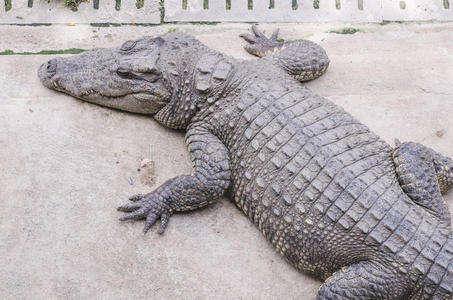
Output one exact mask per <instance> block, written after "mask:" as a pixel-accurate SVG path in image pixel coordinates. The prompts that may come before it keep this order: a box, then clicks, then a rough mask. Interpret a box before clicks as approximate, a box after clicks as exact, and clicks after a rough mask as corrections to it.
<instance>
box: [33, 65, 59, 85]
mask: <svg viewBox="0 0 453 300" xmlns="http://www.w3.org/2000/svg"><path fill="white" fill-rule="evenodd" d="M57 65H58V61H57V59H56V58H53V59H51V60H49V61H48V62H46V63H43V64H42V65H41V67H40V68H39V71H38V75H39V79H41V82H42V83H43V84H44V85H45V86H46V87H49V88H50V87H51V86H52V85H54V83H53V81H54V80H52V78H53V77H54V76H55V74H56V73H57Z"/></svg>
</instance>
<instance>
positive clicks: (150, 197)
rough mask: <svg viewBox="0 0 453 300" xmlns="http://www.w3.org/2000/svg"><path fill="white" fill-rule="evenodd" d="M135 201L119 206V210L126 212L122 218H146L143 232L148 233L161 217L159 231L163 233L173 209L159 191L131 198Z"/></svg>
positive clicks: (123, 219)
mask: <svg viewBox="0 0 453 300" xmlns="http://www.w3.org/2000/svg"><path fill="white" fill-rule="evenodd" d="M129 200H130V201H132V202H133V203H129V204H126V205H122V206H120V207H118V210H119V211H122V212H126V213H127V214H125V215H123V216H122V217H121V218H120V220H121V221H126V220H141V219H146V224H145V228H144V229H143V233H146V232H147V231H148V230H149V229H150V228H151V226H153V225H154V223H156V221H157V219H159V218H160V228H159V230H158V231H157V232H158V233H159V234H162V233H163V232H164V231H165V228H166V227H167V224H168V220H169V218H170V215H171V209H170V207H169V206H168V205H166V204H165V203H164V201H163V199H162V197H160V196H159V195H158V194H157V193H155V192H152V193H149V194H146V195H142V194H137V195H134V196H132V197H130V198H129Z"/></svg>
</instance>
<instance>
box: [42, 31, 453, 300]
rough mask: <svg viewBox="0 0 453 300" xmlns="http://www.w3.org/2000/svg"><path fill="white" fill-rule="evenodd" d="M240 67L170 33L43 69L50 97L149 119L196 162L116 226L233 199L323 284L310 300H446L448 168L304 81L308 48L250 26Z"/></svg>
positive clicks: (449, 280)
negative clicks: (393, 141)
mask: <svg viewBox="0 0 453 300" xmlns="http://www.w3.org/2000/svg"><path fill="white" fill-rule="evenodd" d="M253 31H254V35H250V34H248V35H243V37H244V38H245V39H246V40H247V41H248V42H249V45H247V46H246V50H247V51H249V52H250V53H252V54H255V55H258V56H262V57H263V58H261V59H258V60H253V61H238V60H236V59H233V58H231V57H228V56H226V55H224V54H221V53H219V52H217V51H213V50H211V49H209V48H207V47H206V46H204V45H203V44H201V43H200V42H199V41H197V40H196V39H194V38H193V37H191V36H187V35H182V34H177V33H171V34H166V35H163V36H159V37H145V38H142V39H139V40H137V41H127V42H126V43H124V44H123V45H122V46H121V47H119V48H113V49H106V50H96V51H90V52H85V53H82V54H79V55H76V56H72V57H67V58H56V59H52V60H50V61H49V62H48V63H47V64H44V65H42V66H41V68H40V70H39V76H40V79H41V81H42V82H43V84H44V85H45V86H47V87H49V88H52V89H55V90H58V91H61V92H65V93H67V94H69V95H72V96H74V97H77V98H80V99H83V100H85V101H89V102H92V103H96V104H100V105H104V106H108V107H113V108H117V109H121V110H126V111H130V112H135V113H143V114H149V115H152V116H153V117H154V119H155V120H157V121H158V122H159V123H161V124H162V125H164V126H167V127H170V128H176V129H183V130H185V131H186V132H187V133H186V140H187V144H188V147H189V151H190V154H191V157H192V160H193V164H194V172H193V174H192V175H181V176H177V177H175V178H173V179H170V180H169V181H167V182H165V183H164V184H163V185H162V186H160V187H159V188H158V189H156V190H155V191H153V192H151V193H149V194H146V195H136V196H133V197H131V200H132V201H133V202H131V203H130V204H126V205H123V206H121V207H119V208H118V209H119V210H120V211H123V212H126V214H125V215H123V216H122V217H121V219H122V220H131V219H133V220H138V219H144V220H145V229H144V231H145V232H146V231H147V230H148V229H149V228H150V227H151V226H152V225H153V224H154V223H155V222H156V221H157V220H158V219H160V220H161V223H160V224H161V225H160V230H159V232H163V231H164V229H165V227H166V226H167V223H168V220H169V218H170V216H171V215H172V214H174V213H176V212H185V211H190V210H195V209H198V208H202V207H205V206H207V205H209V204H211V203H215V202H216V201H218V199H219V198H220V197H221V196H222V195H228V196H229V197H230V198H231V199H232V200H234V202H235V203H236V205H237V206H238V207H239V208H240V209H241V210H242V211H243V212H244V213H245V214H246V215H247V216H248V217H249V219H250V220H251V221H252V222H253V223H255V224H256V226H257V227H258V228H259V229H260V230H261V231H262V232H263V234H264V235H265V236H266V238H267V239H268V240H269V241H270V242H271V243H272V244H273V245H274V246H275V248H276V249H277V251H279V252H280V253H281V255H282V256H283V257H284V258H285V259H287V260H288V261H289V262H290V263H291V264H293V265H294V266H295V267H296V268H297V269H299V270H302V271H304V272H308V273H310V274H313V275H315V276H317V277H319V278H321V279H323V280H325V282H324V284H323V285H322V286H321V288H320V290H319V293H318V299H452V295H453V235H452V231H451V224H450V216H449V212H448V210H447V208H446V206H445V203H444V202H443V199H442V196H441V192H443V193H445V192H446V191H447V190H448V189H449V188H450V187H451V186H452V179H453V163H452V161H451V160H450V159H448V158H445V157H443V156H441V155H440V154H438V153H436V152H434V151H433V150H431V149H428V148H426V147H424V146H422V145H419V144H415V143H404V144H400V145H399V146H397V148H395V149H394V148H392V147H391V146H389V145H388V144H387V143H386V142H384V141H383V140H381V139H380V138H379V137H378V136H376V135H375V134H374V133H372V132H370V130H369V129H368V128H367V127H366V126H365V125H363V124H361V123H360V122H359V121H357V120H356V119H355V118H353V117H352V116H351V115H350V114H348V113H347V112H345V111H344V110H343V109H341V108H340V107H338V106H336V105H335V104H333V103H331V102H330V101H328V100H326V99H324V98H322V97H320V96H318V95H315V94H313V93H312V92H310V91H309V90H307V89H306V88H305V87H303V85H301V83H300V82H299V81H298V80H295V79H294V78H296V79H299V80H300V81H303V80H308V79H314V78H316V77H318V76H320V75H321V74H322V73H323V72H324V71H325V70H326V68H327V66H328V64H329V60H328V58H327V55H326V53H325V52H324V50H323V49H322V48H321V47H320V46H318V45H316V44H314V43H312V42H309V41H303V40H302V41H294V42H288V43H280V42H277V34H276V33H275V34H274V35H273V36H272V37H271V38H270V39H267V38H266V37H265V36H264V35H263V34H262V33H261V32H259V31H258V30H257V29H256V27H253Z"/></svg>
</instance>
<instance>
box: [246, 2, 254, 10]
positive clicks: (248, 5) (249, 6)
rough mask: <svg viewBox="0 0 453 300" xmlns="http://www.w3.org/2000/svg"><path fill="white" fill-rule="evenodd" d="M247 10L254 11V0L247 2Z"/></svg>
mask: <svg viewBox="0 0 453 300" xmlns="http://www.w3.org/2000/svg"><path fill="white" fill-rule="evenodd" d="M247 8H248V9H249V10H252V9H253V0H248V1H247Z"/></svg>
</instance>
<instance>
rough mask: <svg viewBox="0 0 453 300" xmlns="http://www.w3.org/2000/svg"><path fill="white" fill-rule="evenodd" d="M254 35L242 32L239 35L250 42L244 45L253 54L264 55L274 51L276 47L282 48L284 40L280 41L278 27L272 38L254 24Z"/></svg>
mask: <svg viewBox="0 0 453 300" xmlns="http://www.w3.org/2000/svg"><path fill="white" fill-rule="evenodd" d="M252 31H253V35H252V34H249V33H242V34H240V35H239V36H240V37H241V38H243V39H244V40H246V41H247V42H248V43H249V44H247V45H245V46H244V49H245V50H246V51H247V52H248V53H250V54H253V55H256V56H259V57H263V56H266V55H268V54H270V53H273V52H274V51H275V50H276V49H280V48H281V46H282V45H283V42H279V41H278V31H279V30H278V28H277V29H276V30H275V31H274V33H273V34H272V36H271V37H270V38H267V37H266V36H265V35H264V34H263V33H262V32H261V31H260V30H258V27H256V25H252Z"/></svg>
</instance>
